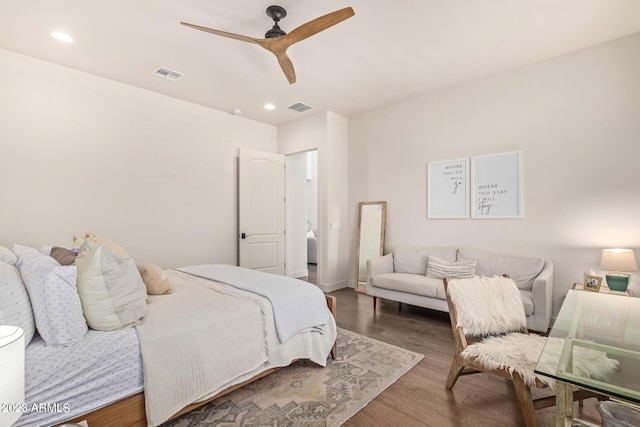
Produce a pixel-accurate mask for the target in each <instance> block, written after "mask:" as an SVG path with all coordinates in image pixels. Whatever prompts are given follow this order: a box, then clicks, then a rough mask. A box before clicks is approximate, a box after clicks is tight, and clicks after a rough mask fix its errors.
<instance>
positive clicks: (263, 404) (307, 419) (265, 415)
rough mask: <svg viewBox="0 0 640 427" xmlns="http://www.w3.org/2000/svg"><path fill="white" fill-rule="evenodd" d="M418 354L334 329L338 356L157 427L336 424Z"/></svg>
mask: <svg viewBox="0 0 640 427" xmlns="http://www.w3.org/2000/svg"><path fill="white" fill-rule="evenodd" d="M423 358H424V356H423V355H422V354H418V353H414V352H412V351H409V350H405V349H403V348H400V347H396V346H393V345H390V344H386V343H383V342H381V341H377V340H374V339H371V338H368V337H365V336H362V335H359V334H356V333H354V332H350V331H347V330H345V329H340V328H338V358H337V359H336V360H332V359H331V358H329V360H328V362H327V367H326V368H322V367H319V366H318V365H316V364H314V363H312V362H308V361H299V362H296V363H294V364H293V365H291V366H289V367H287V368H284V369H280V370H279V371H276V372H274V373H272V374H270V375H268V376H266V377H264V378H261V379H259V380H258V381H255V382H253V383H251V384H248V385H246V386H245V387H243V388H241V389H238V390H236V391H234V392H232V393H229V394H228V395H226V396H222V397H221V398H219V399H216V400H214V401H213V402H210V403H208V404H206V405H204V406H202V407H201V408H198V409H196V410H194V411H191V412H189V413H188V414H185V415H183V416H181V417H179V418H177V419H175V420H173V421H171V422H168V423H166V424H163V426H162V427H195V426H224V427H231V426H252V427H253V426H260V427H267V426H272V427H276V426H277V427H294V426H295V427H298V426H305V427H311V426H313V427H316V426H317V427H321V426H322V427H325V426H326V427H330V426H339V425H341V424H342V423H344V422H345V421H347V420H348V419H349V418H350V417H352V416H353V415H354V414H355V413H356V412H358V411H359V410H360V409H362V408H364V406H365V405H366V404H367V403H369V402H370V401H371V400H372V399H373V398H375V397H376V396H377V395H378V394H380V393H381V392H382V391H383V390H384V389H386V388H387V387H389V386H390V385H391V384H393V383H394V382H395V381H396V380H397V379H398V378H400V377H401V376H402V375H404V374H405V373H406V372H408V371H409V369H411V368H413V367H414V366H415V365H416V364H418V362H420V361H421V360H422V359H423Z"/></svg>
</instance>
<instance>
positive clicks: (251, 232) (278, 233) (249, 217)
mask: <svg viewBox="0 0 640 427" xmlns="http://www.w3.org/2000/svg"><path fill="white" fill-rule="evenodd" d="M284 165H285V157H284V156H283V155H281V154H276V153H266V152H261V151H255V150H247V149H240V165H239V178H238V184H239V192H240V194H239V197H238V199H239V215H240V218H239V226H240V230H239V238H240V244H239V247H240V266H241V267H246V268H251V269H253V270H261V271H266V272H269V273H275V274H282V275H284V274H285V269H284V261H285V250H284V249H285V247H284V242H285V240H284V224H285V210H284V198H285V168H284Z"/></svg>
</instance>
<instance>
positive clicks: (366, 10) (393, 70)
mask: <svg viewBox="0 0 640 427" xmlns="http://www.w3.org/2000/svg"><path fill="white" fill-rule="evenodd" d="M273 3H275V4H278V5H281V6H283V7H284V8H285V9H286V10H287V14H288V15H287V17H286V18H285V19H284V20H283V21H282V22H281V23H280V26H281V27H282V29H283V30H285V31H287V32H288V31H291V30H292V29H294V28H295V27H297V26H299V25H301V24H303V23H305V22H307V21H309V20H311V19H314V18H316V17H318V16H321V15H324V14H326V13H329V12H332V11H334V10H337V9H341V8H343V7H346V6H351V7H353V9H354V10H355V16H354V17H352V18H350V19H348V20H346V21H344V22H342V23H340V24H338V25H336V26H334V27H331V28H329V29H327V30H326V31H323V32H321V33H319V34H316V35H314V36H313V37H311V38H309V39H306V40H303V41H302V42H300V43H298V44H295V45H293V46H292V47H291V48H289V50H288V55H289V57H290V58H291V60H292V62H293V65H294V67H295V70H296V75H297V82H296V83H295V84H293V85H290V84H289V83H288V82H287V80H286V78H285V76H284V74H283V73H282V70H281V69H280V67H279V65H278V63H277V60H276V58H275V56H274V55H273V54H271V53H270V52H268V51H266V50H264V49H262V48H261V47H259V46H257V45H253V44H250V43H245V42H241V41H237V40H232V39H228V38H224V37H219V36H215V35H212V34H208V33H204V32H201V31H196V30H193V29H190V28H187V27H184V26H182V25H180V24H179V22H180V21H186V22H190V23H193V24H197V25H202V26H206V27H210V28H215V29H219V30H223V31H228V32H232V33H236V34H243V35H248V36H252V37H259V38H261V37H263V36H264V32H265V31H266V30H268V29H269V28H270V27H271V25H272V21H271V20H270V18H269V17H267V15H266V14H265V9H266V8H267V6H269V5H270V4H273ZM55 30H62V31H65V32H67V33H69V34H70V35H71V36H72V37H73V38H74V39H75V42H74V43H72V44H63V43H61V42H59V41H56V40H54V39H53V38H51V36H50V32H52V31H55ZM638 31H640V1H638V0H396V1H391V0H349V1H347V0H322V1H320V0H297V1H292V0H279V1H277V2H276V0H269V1H264V0H233V1H231V0H227V1H223V0H218V1H215V0H183V1H177V0H173V1H171V0H58V1H42V0H0V48H3V49H7V50H11V51H14V52H18V53H22V54H25V55H29V56H33V57H36V58H41V59H43V60H46V61H50V62H54V63H57V64H60V65H64V66H67V67H71V68H75V69H78V70H82V71H86V72H88V73H91V74H95V75H98V76H103V77H106V78H109V79H113V80H116V81H120V82H123V83H127V84H130V85H133V86H138V87H141V88H144V89H148V90H151V91H154V92H158V93H163V94H166V95H169V96H173V97H175V98H180V99H184V100H188V101H191V102H195V103H197V104H201V105H205V106H208V107H211V108H215V109H217V110H221V111H224V112H229V113H231V111H233V110H234V109H236V108H237V109H240V110H242V115H243V116H244V117H246V118H250V119H253V120H257V121H260V122H264V123H268V124H273V125H278V124H282V123H286V122H289V121H292V120H296V119H298V118H300V117H303V116H305V115H307V114H312V113H313V112H315V111H322V110H331V111H333V112H335V113H338V114H341V115H343V116H346V117H349V116H351V115H353V114H357V113H359V112H362V111H366V110H369V109H373V108H376V107H380V106H384V105H387V104H391V103H394V102H397V101H399V100H402V99H406V98H409V97H414V96H416V95H419V94H421V93H424V92H427V91H432V90H437V89H439V88H443V87H448V86H452V85H457V84H461V83H464V82H467V81H471V80H474V79H478V78H482V77H484V76H488V75H492V74H495V73H500V72H503V71H506V70H509V69H513V68H516V67H520V66H523V65H526V64H530V63H534V62H538V61H541V60H544V59H547V58H552V57H555V56H558V55H562V54H565V53H568V52H572V51H575V50H578V49H581V48H585V47H588V46H592V45H595V44H598V43H602V42H605V41H608V40H612V39H615V38H619V37H622V36H625V35H629V34H632V33H636V32H638ZM160 66H164V67H167V68H170V69H173V70H177V71H180V72H182V73H185V74H186V76H185V77H184V78H182V79H181V80H179V81H178V82H170V81H167V80H161V79H158V78H156V77H154V76H153V75H152V73H153V72H154V71H155V70H156V69H157V68H158V67H160ZM43 78H46V76H43ZM299 101H302V102H305V103H307V104H310V105H312V106H313V107H314V109H312V110H309V111H307V112H305V113H298V112H294V111H290V110H288V109H287V107H288V106H289V105H291V104H293V103H296V102H299ZM267 102H271V103H273V104H274V105H276V107H277V108H276V109H275V110H274V111H266V110H264V109H263V105H264V104H265V103H267Z"/></svg>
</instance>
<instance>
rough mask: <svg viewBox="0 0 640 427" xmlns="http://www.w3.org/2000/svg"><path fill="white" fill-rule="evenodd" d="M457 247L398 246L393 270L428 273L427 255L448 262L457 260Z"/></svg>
mask: <svg viewBox="0 0 640 427" xmlns="http://www.w3.org/2000/svg"><path fill="white" fill-rule="evenodd" d="M456 252H457V250H456V248H427V247H416V246H397V247H396V248H395V249H394V250H393V271H394V272H395V273H412V274H421V275H423V276H424V275H425V274H427V256H428V255H433V256H435V257H438V258H440V259H443V260H445V261H447V262H455V261H456Z"/></svg>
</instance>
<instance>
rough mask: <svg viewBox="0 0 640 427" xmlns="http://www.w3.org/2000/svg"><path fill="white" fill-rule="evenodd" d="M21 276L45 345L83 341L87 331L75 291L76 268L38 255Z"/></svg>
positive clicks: (22, 269)
mask: <svg viewBox="0 0 640 427" xmlns="http://www.w3.org/2000/svg"><path fill="white" fill-rule="evenodd" d="M20 273H21V274H22V280H23V281H24V284H25V286H26V288H27V291H28V292H29V298H30V299H31V306H32V307H33V314H34V317H35V319H36V329H38V333H39V334H40V336H41V337H42V339H43V340H44V342H45V343H47V345H69V344H73V343H75V342H78V341H80V340H81V339H82V338H84V335H85V334H86V333H87V330H88V329H89V328H88V327H87V322H86V321H85V320H84V316H83V314H82V305H81V304H80V297H78V292H77V291H76V268H75V267H74V266H61V265H60V264H59V263H58V261H56V260H55V259H53V258H51V257H50V256H47V255H40V256H39V257H35V258H32V259H30V260H29V261H26V262H25V263H24V264H23V265H22V268H21V269H20Z"/></svg>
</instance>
